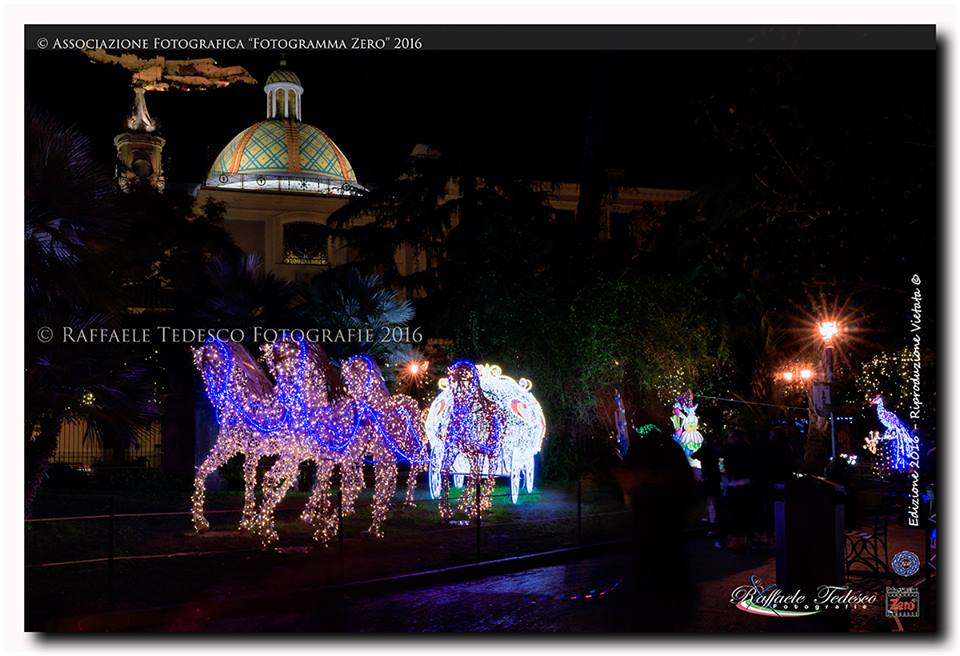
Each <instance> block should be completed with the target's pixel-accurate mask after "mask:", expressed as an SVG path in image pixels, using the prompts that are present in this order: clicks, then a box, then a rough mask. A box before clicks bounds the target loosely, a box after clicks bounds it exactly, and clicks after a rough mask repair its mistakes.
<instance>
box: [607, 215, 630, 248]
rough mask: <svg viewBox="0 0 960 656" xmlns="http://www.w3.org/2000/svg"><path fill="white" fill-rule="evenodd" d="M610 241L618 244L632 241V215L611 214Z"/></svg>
mask: <svg viewBox="0 0 960 656" xmlns="http://www.w3.org/2000/svg"><path fill="white" fill-rule="evenodd" d="M610 239H611V240H613V241H617V242H627V241H628V240H630V214H629V213H627V212H611V213H610Z"/></svg>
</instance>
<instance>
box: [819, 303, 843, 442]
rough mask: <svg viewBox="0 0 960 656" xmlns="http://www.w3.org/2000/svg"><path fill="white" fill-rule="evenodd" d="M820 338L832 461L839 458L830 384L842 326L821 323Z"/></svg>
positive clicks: (832, 323) (834, 322) (832, 322)
mask: <svg viewBox="0 0 960 656" xmlns="http://www.w3.org/2000/svg"><path fill="white" fill-rule="evenodd" d="M817 327H818V329H819V330H820V337H821V338H822V339H823V372H824V379H823V383H824V385H825V389H826V393H825V396H826V398H825V399H824V400H825V401H826V403H827V405H828V406H829V408H830V459H831V460H834V459H836V457H837V432H836V429H835V428H834V425H833V400H832V399H831V397H830V383H832V382H833V338H834V337H835V336H836V335H837V333H839V332H840V326H839V324H837V322H836V321H821V322H820V323H819V324H818V326H817Z"/></svg>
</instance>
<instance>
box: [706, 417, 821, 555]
mask: <svg viewBox="0 0 960 656" xmlns="http://www.w3.org/2000/svg"><path fill="white" fill-rule="evenodd" d="M801 455H802V454H801V453H800V449H799V445H798V444H797V443H796V442H795V441H793V440H791V439H789V437H788V433H787V431H786V430H785V429H784V428H782V427H779V426H778V427H775V428H773V429H772V430H770V431H768V432H767V433H766V434H756V433H748V432H747V431H744V430H740V429H731V430H728V431H726V432H724V433H722V434H720V435H718V436H716V437H711V436H705V437H704V441H703V444H702V445H701V447H700V449H698V450H697V451H696V452H695V453H693V454H692V456H691V458H692V459H695V460H697V461H699V462H700V469H699V475H698V478H699V483H698V485H699V487H700V492H701V494H702V496H703V497H705V499H706V504H705V505H706V517H705V519H706V521H707V524H708V532H709V534H710V535H711V536H712V537H714V538H715V541H714V546H715V547H717V548H718V549H721V548H731V549H740V548H745V547H747V546H749V545H751V544H770V543H771V542H772V539H773V489H774V485H775V484H776V483H784V482H786V480H787V479H788V478H789V477H790V476H792V474H793V472H794V471H795V470H796V469H797V465H798V464H799V461H800V458H801Z"/></svg>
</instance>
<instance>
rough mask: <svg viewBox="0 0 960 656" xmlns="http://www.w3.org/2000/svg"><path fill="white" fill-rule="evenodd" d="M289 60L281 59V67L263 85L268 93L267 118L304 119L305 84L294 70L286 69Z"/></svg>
mask: <svg viewBox="0 0 960 656" xmlns="http://www.w3.org/2000/svg"><path fill="white" fill-rule="evenodd" d="M286 65H287V62H286V61H283V60H280V68H279V69H277V70H275V71H274V72H273V73H271V74H270V76H269V77H268V78H267V83H266V84H265V85H264V87H263V91H264V93H266V94H267V118H268V119H270V118H289V119H293V120H296V121H302V120H303V114H302V109H301V96H303V86H301V84H300V78H299V77H297V74H296V73H294V72H293V71H288V70H287V69H286Z"/></svg>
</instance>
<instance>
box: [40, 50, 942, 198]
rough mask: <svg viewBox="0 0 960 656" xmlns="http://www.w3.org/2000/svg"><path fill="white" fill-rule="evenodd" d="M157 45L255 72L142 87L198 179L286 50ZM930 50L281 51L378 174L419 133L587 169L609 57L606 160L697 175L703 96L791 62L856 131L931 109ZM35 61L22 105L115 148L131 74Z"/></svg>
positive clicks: (309, 98)
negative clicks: (588, 134) (171, 87)
mask: <svg viewBox="0 0 960 656" xmlns="http://www.w3.org/2000/svg"><path fill="white" fill-rule="evenodd" d="M138 54H139V55H140V56H141V57H148V56H152V55H153V54H154V53H138ZM163 54H165V55H166V56H167V57H169V58H174V59H182V58H188V57H209V56H213V57H214V58H215V59H216V60H217V62H218V63H219V64H221V65H224V66H227V65H242V66H244V67H245V68H247V70H249V71H250V73H251V74H252V75H253V76H254V77H255V78H257V80H258V84H257V85H235V86H232V87H229V88H227V89H220V90H214V91H197V92H181V91H169V92H166V93H157V92H150V93H148V96H147V99H148V105H149V108H150V112H151V114H152V115H153V117H154V118H156V119H159V120H160V121H161V129H162V134H163V136H164V137H166V138H167V146H166V148H165V154H166V157H167V176H168V180H169V181H171V182H194V183H197V182H200V181H201V180H202V179H203V178H204V177H205V174H206V171H207V169H208V168H209V166H210V164H211V163H212V161H213V159H214V158H215V157H216V155H217V153H218V152H219V150H220V149H221V148H222V147H223V146H224V145H225V144H226V143H227V142H228V141H229V140H230V139H231V138H232V137H233V136H234V135H236V134H237V133H238V132H240V131H241V130H243V129H244V128H246V127H247V126H249V125H250V124H252V123H253V122H255V121H257V120H260V119H261V118H263V115H264V102H265V101H264V94H263V90H262V82H263V80H264V79H265V78H266V76H267V75H268V74H269V73H270V71H272V70H273V69H275V68H277V67H278V64H279V60H280V57H281V55H280V53H248V52H216V53H213V52H194V53H187V52H175V53H163ZM934 56H935V54H934V53H933V52H932V51H928V52H890V53H883V52H860V53H858V52H817V53H809V52H807V53H804V52H779V53H773V52H754V53H749V52H646V51H634V52H621V53H615V54H610V53H595V52H462V51H458V52H437V51H421V52H389V53H388V52H374V53H370V52H319V53H305V52H298V53H291V54H290V55H289V56H288V58H287V59H288V67H289V68H290V69H292V70H294V71H295V72H296V73H297V74H298V75H299V76H300V78H301V80H302V81H303V85H304V89H305V93H304V99H303V100H304V120H306V121H307V122H309V123H312V124H314V125H316V126H317V127H319V128H320V129H322V130H324V131H325V132H326V133H327V134H328V135H330V137H331V138H333V140H334V141H335V142H336V143H337V144H338V145H339V146H340V148H341V149H342V150H343V151H344V152H345V153H346V155H347V157H348V158H349V159H350V160H351V163H352V164H353V166H354V169H355V170H356V171H357V175H358V178H359V180H360V181H361V182H362V183H365V184H368V185H370V184H373V185H375V184H377V182H378V181H380V180H382V179H383V178H384V177H385V176H389V175H391V174H392V173H394V172H395V171H396V165H397V163H398V162H399V161H400V160H401V159H402V158H403V157H404V156H405V155H407V154H408V153H409V152H410V150H411V148H412V147H413V146H414V145H415V144H417V143H429V144H434V145H436V146H439V147H442V148H444V149H446V151H447V152H450V153H455V154H456V155H457V157H458V158H459V159H460V160H461V161H468V162H470V164H471V165H473V166H475V167H476V168H477V170H479V171H483V170H494V169H495V170H497V171H498V172H501V173H510V174H516V175H520V176H529V177H532V178H538V179H548V180H554V181H577V180H578V179H579V174H580V162H581V160H582V153H583V138H584V129H585V125H586V116H587V113H588V107H589V105H590V97H591V90H592V89H593V88H594V86H595V84H594V79H595V76H596V75H597V73H598V71H599V72H602V74H604V75H605V76H606V78H607V79H608V80H610V82H611V84H610V85H609V89H610V94H611V95H610V99H609V115H608V124H607V133H608V138H607V147H606V166H607V167H608V168H610V169H616V170H619V171H622V175H623V179H624V180H625V181H626V182H629V183H631V184H636V185H644V186H660V187H673V188H687V189H689V188H696V187H697V185H699V184H701V183H703V182H704V181H705V180H706V179H708V178H709V177H710V176H711V175H714V174H716V173H717V172H718V171H719V170H721V168H722V166H723V161H722V157H723V152H722V149H719V147H718V145H717V140H716V139H715V138H713V136H712V135H711V132H710V126H709V124H708V122H707V121H705V120H704V113H703V111H702V106H703V103H704V102H711V101H714V100H716V99H717V98H723V97H725V96H730V97H731V98H736V96H737V93H738V92H740V91H742V90H744V89H748V88H750V87H751V86H753V87H757V86H759V87H761V88H762V86H763V85H764V84H767V83H774V82H775V81H777V82H780V83H782V82H783V78H782V76H788V77H789V76H796V78H797V83H796V93H797V94H798V96H799V95H805V96H806V97H807V99H808V100H809V98H811V97H813V98H815V99H816V100H815V102H816V103H818V107H819V108H820V111H819V114H818V115H819V120H847V121H849V122H850V124H851V126H852V129H853V130H855V129H856V124H857V122H858V116H857V115H858V114H859V116H860V117H861V118H862V117H864V116H868V115H876V116H878V117H880V115H881V114H883V113H884V112H887V111H888V107H887V105H888V104H889V103H891V102H901V101H902V100H903V99H913V100H915V101H916V103H917V106H918V107H920V108H921V110H919V111H929V112H932V111H934V106H935V103H934V100H933V89H934V88H935V87H934V82H935V78H934V75H935V68H934V66H933V65H932V63H933V57H934ZM26 71H27V74H26V100H27V103H28V105H33V106H38V107H42V108H44V109H46V110H48V111H51V112H53V113H55V114H57V115H58V116H60V117H62V118H63V119H64V120H65V121H66V122H68V123H71V124H74V125H76V126H77V127H78V128H79V129H80V130H81V131H83V132H84V133H86V134H87V135H89V136H90V137H91V139H92V141H93V144H94V147H95V149H96V153H97V156H98V157H100V158H102V160H103V161H104V163H105V164H107V165H109V164H110V163H112V160H113V154H114V152H113V146H112V142H111V140H112V137H113V135H114V134H116V132H118V126H119V124H120V121H121V119H122V118H123V116H124V115H125V114H126V113H127V112H128V111H129V107H130V106H131V103H132V92H131V91H130V88H129V79H130V74H129V73H128V72H126V71H125V70H123V69H121V68H120V67H119V66H110V65H105V64H94V63H91V62H90V61H88V60H87V58H86V57H85V56H83V55H82V54H81V53H79V52H62V51H61V52H54V51H45V52H44V51H35V52H28V53H27V58H26ZM786 81H787V83H788V85H789V84H790V80H789V79H788V80H786ZM837 100H843V101H849V102H843V103H839V102H836V101H837ZM841 104H842V105H845V107H846V109H845V111H847V112H850V114H849V115H847V116H834V117H831V114H830V113H831V111H832V109H831V106H832V105H841ZM798 127H800V126H798ZM809 127H810V126H804V127H803V129H809Z"/></svg>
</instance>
